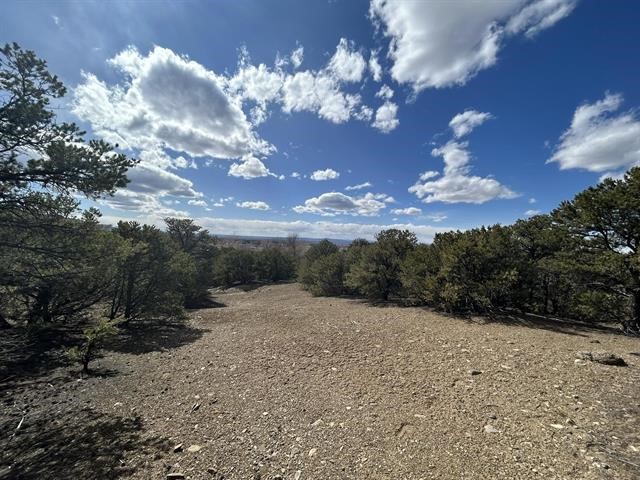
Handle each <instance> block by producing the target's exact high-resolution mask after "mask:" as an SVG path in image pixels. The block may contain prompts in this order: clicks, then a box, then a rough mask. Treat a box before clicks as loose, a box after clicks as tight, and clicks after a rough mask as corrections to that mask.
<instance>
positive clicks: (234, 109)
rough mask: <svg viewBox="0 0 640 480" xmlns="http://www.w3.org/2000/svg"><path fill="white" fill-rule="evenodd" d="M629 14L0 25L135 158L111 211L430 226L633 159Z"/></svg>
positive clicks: (272, 231)
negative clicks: (126, 184)
mask: <svg viewBox="0 0 640 480" xmlns="http://www.w3.org/2000/svg"><path fill="white" fill-rule="evenodd" d="M638 24H640V8H638V5H637V3H636V2H632V1H619V2H601V1H596V0H513V1H508V0H497V1H489V0H488V1H485V2H462V1H460V2H454V1H452V2H436V1H426V0H425V1H423V2H407V1H395V0H373V1H371V2H367V1H355V0H348V1H347V0H335V1H317V2H312V1H309V2H299V1H276V0H270V1H268V2H264V1H242V2H237V1H231V0H229V1H218V2H197V1H183V2H166V3H163V2H160V1H153V2H142V1H140V2H131V3H128V2H89V1H85V2H77V1H74V2H64V1H59V2H9V3H8V4H7V5H5V7H4V14H3V16H2V17H1V18H0V42H3V43H4V42H9V41H16V42H18V43H19V44H20V45H21V46H23V47H25V48H29V49H33V50H35V51H36V52H37V53H38V55H40V56H41V57H42V58H44V59H46V60H47V61H48V63H49V66H50V70H51V71H52V72H54V73H57V74H58V75H59V76H60V77H61V79H62V80H63V81H64V82H65V84H66V85H67V87H68V90H69V92H68V95H67V96H66V97H65V98H64V99H63V101H62V102H60V104H58V105H56V107H57V108H59V110H58V111H59V113H60V116H61V117H62V118H64V119H65V120H72V121H75V122H77V123H79V124H80V125H81V126H82V127H83V128H84V129H86V130H87V132H89V135H95V136H99V137H103V138H105V139H107V140H108V141H111V142H114V143H118V144H119V145H120V148H121V149H123V150H124V151H126V152H127V153H129V154H131V155H133V156H136V157H138V158H141V159H142V161H141V163H140V165H139V166H138V167H136V168H135V169H134V170H133V171H132V172H131V173H130V178H131V183H130V185H129V187H128V188H127V189H126V190H124V191H119V192H118V193H117V194H116V195H115V197H113V198H109V199H105V200H102V201H100V202H98V206H99V208H100V209H101V210H102V212H103V214H104V219H105V221H106V222H114V221H116V220H117V219H120V218H125V219H137V220H140V221H145V222H151V223H156V224H160V223H161V219H162V217H164V216H167V215H177V216H190V217H193V218H195V219H196V220H197V221H198V222H199V223H200V224H202V225H204V226H206V227H207V228H209V229H210V230H211V231H212V232H214V233H222V234H231V233H235V234H247V235H267V236H271V235H286V234H287V233H290V232H296V233H299V234H300V235H301V236H305V237H330V238H346V239H349V238H354V237H361V236H364V237H371V236H372V235H373V234H374V233H375V232H376V231H377V230H379V229H381V228H385V227H388V226H401V227H403V228H410V229H412V230H414V231H416V233H418V235H419V237H420V238H421V239H422V240H425V241H428V240H430V239H431V238H432V237H433V234H434V233H436V232H438V231H443V230H449V229H455V228H460V229H464V228H469V227H473V226H478V225H481V224H494V223H511V222H513V221H514V220H516V219H517V218H523V217H526V216H528V215H532V214H535V213H536V212H548V211H550V210H551V209H552V208H553V207H555V206H556V205H557V204H558V203H559V202H560V201H562V200H564V199H569V198H571V197H572V196H573V195H574V194H575V193H576V192H578V191H580V190H582V189H583V188H585V187H587V186H589V185H593V184H596V183H597V182H598V181H599V180H600V179H601V178H603V177H605V176H613V177H617V176H620V175H621V174H622V173H623V172H624V171H625V170H626V169H627V168H629V167H631V166H633V165H635V164H637V163H640V121H639V120H638V115H637V110H638V107H639V106H640V93H639V92H638V80H639V79H640V62H638V58H640V31H638V29H637V25H638ZM349 187H351V188H349ZM353 187H359V188H353ZM85 204H86V205H90V203H89V202H85Z"/></svg>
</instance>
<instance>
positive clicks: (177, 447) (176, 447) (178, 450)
mask: <svg viewBox="0 0 640 480" xmlns="http://www.w3.org/2000/svg"><path fill="white" fill-rule="evenodd" d="M182 447H183V445H182V444H181V443H179V444H178V445H176V446H175V447H173V453H179V452H181V451H182Z"/></svg>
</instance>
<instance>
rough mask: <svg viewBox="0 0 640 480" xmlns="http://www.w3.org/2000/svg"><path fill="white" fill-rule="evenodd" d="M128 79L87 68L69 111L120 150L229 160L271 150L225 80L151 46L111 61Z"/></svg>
mask: <svg viewBox="0 0 640 480" xmlns="http://www.w3.org/2000/svg"><path fill="white" fill-rule="evenodd" d="M109 63H110V64H111V65H113V66H114V67H116V68H117V69H118V70H120V72H121V73H122V74H123V75H124V76H125V77H126V81H125V82H124V83H123V84H121V85H112V86H109V85H107V84H106V83H105V82H103V81H100V80H99V79H98V78H97V77H96V76H95V75H93V74H91V73H83V82H82V83H81V84H80V85H78V86H77V87H76V88H75V90H74V96H73V106H72V111H73V113H75V114H76V115H77V116H78V117H79V118H81V119H82V120H84V121H87V122H88V123H90V124H91V127H92V129H93V132H94V133H95V134H96V135H98V136H101V137H103V138H105V139H106V140H108V141H111V142H113V143H119V144H120V145H121V146H122V147H125V148H137V149H140V150H152V149H155V150H162V149H164V148H170V149H172V150H174V151H177V152H184V153H186V154H188V155H189V156H191V157H203V156H210V157H215V158H225V159H234V158H240V157H242V156H244V155H247V154H252V153H261V154H269V153H270V152H272V151H273V146H271V145H270V144H269V143H268V142H266V141H264V140H262V139H260V138H259V137H258V135H257V134H256V133H255V132H253V130H252V126H251V123H250V122H249V121H248V119H247V117H246V116H245V114H244V112H243V111H242V108H241V103H240V100H239V99H238V98H235V97H234V96H232V95H230V94H229V92H228V91H227V90H226V82H227V81H226V78H224V77H223V76H220V75H217V74H216V73H214V72H212V71H210V70H207V69H206V68H204V67H203V66H202V65H200V64H199V63H196V62H194V61H192V60H189V59H188V58H186V57H183V56H179V55H176V54H175V53H173V52H172V51H171V50H169V49H166V48H161V47H155V48H154V49H153V50H151V51H150V52H149V53H148V55H147V56H142V55H141V54H140V53H139V52H138V51H137V50H136V49H135V48H133V47H129V48H128V49H126V50H123V51H122V52H120V53H119V54H117V55H116V56H115V57H114V58H112V59H111V60H109Z"/></svg>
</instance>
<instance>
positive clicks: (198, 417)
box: [0, 284, 640, 480]
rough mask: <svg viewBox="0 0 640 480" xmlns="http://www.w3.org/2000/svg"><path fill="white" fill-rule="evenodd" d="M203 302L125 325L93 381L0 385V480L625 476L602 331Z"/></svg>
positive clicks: (294, 297) (628, 359)
mask: <svg viewBox="0 0 640 480" xmlns="http://www.w3.org/2000/svg"><path fill="white" fill-rule="evenodd" d="M215 298H216V301H217V302H220V305H218V304H216V305H212V308H206V309H201V310H195V311H191V312H189V318H188V319H187V320H186V321H185V322H179V321H173V322H162V323H160V324H158V323H150V324H138V325H135V326H134V327H132V328H131V329H130V330H129V331H128V332H127V335H126V337H125V338H122V339H121V340H119V341H117V342H113V344H112V345H110V346H109V348H108V349H107V350H106V351H105V354H104V357H103V358H102V359H100V360H98V361H96V362H95V364H94V368H95V370H96V373H97V375H94V376H92V377H88V378H80V376H79V374H78V373H77V371H76V370H75V369H71V368H70V367H69V366H65V365H62V364H61V365H60V366H57V365H56V364H55V362H54V361H53V360H52V361H51V363H50V364H49V367H50V368H48V369H47V370H46V372H43V371H39V373H38V374H35V373H34V374H32V375H30V376H19V377H13V378H11V377H8V378H4V379H3V378H0V401H1V402H2V404H1V408H2V410H1V411H0V413H1V414H2V419H1V421H0V432H1V437H2V438H0V449H1V450H0V451H1V456H0V479H9V478H16V479H36V478H37V479H42V478H73V479H97V478H134V479H156V478H157V479H164V478H185V479H216V480H222V479H227V480H231V479H278V478H280V479H296V480H306V479H436V478H437V479H498V478H504V479H531V478H544V479H600V478H612V479H613V478H615V479H633V478H639V477H640V405H639V404H640V402H639V401H638V399H639V398H640V354H639V353H638V352H640V342H639V341H638V339H631V338H626V337H623V336H620V335H618V334H617V333H616V331H615V330H614V329H613V328H606V327H602V328H593V327H588V326H585V325H580V324H567V323H562V322H555V321H550V320H545V319H542V318H534V317H531V318H528V319H512V318H497V319H492V320H491V321H489V320H487V319H477V318H476V319H460V318H449V317H446V316H442V315H440V314H436V313H433V312H431V311H428V310H425V309H420V308H401V307H397V306H393V305H370V304H368V303H367V302H363V301H358V300H353V299H336V298H312V297H311V296H309V294H307V293H306V292H303V291H302V290H301V289H300V288H299V286H298V285H296V284H289V285H276V286H265V287H260V288H256V289H231V290H227V291H224V292H220V293H216V296H215ZM598 352H606V353H608V354H613V355H614V357H611V356H607V355H603V354H601V353H598ZM52 358H55V357H52ZM607 359H609V360H607ZM620 359H622V362H624V363H625V364H626V366H624V365H623V366H621V365H619V363H622V362H621V361H620ZM598 360H603V363H601V362H599V361H598ZM74 368H75V367H74ZM18 425H19V426H20V427H19V428H17V427H18Z"/></svg>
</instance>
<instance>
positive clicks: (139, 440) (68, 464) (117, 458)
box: [0, 409, 169, 480]
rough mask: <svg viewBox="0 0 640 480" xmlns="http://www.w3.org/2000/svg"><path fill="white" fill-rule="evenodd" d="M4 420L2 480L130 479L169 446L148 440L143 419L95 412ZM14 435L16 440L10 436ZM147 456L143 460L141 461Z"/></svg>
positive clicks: (0, 460)
mask: <svg viewBox="0 0 640 480" xmlns="http://www.w3.org/2000/svg"><path fill="white" fill-rule="evenodd" d="M20 419H21V417H20V416H14V417H11V418H9V419H7V420H4V421H3V422H2V424H0V431H2V432H4V433H3V435H2V438H1V439H0V450H1V453H0V480H8V479H21V480H36V479H47V478H49V479H54V478H55V479H59V478H60V479H62V478H64V479H74V480H76V479H98V478H100V479H103V478H104V479H116V478H120V477H123V476H128V475H131V474H132V473H133V472H135V471H136V469H137V468H138V467H139V466H140V467H142V466H144V461H145V460H149V459H151V458H152V457H153V455H155V454H158V453H160V452H166V451H168V450H169V442H168V440H167V439H164V438H161V437H149V436H147V435H145V434H144V428H143V422H142V420H141V419H140V418H139V417H132V418H127V417H119V416H112V415H105V414H102V413H99V412H96V411H95V410H91V409H84V410H74V411H66V412H62V413H56V415H51V414H49V413H48V412H44V413H42V414H40V416H38V417H32V416H30V415H29V414H27V415H26V416H25V417H24V421H23V423H22V425H21V428H20V429H19V430H16V426H17V424H18V423H19V422H20ZM9 432H14V433H15V435H13V436H10V435H9ZM134 452H135V455H134V454H133V453H134ZM140 456H142V457H143V458H140Z"/></svg>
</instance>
